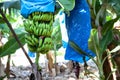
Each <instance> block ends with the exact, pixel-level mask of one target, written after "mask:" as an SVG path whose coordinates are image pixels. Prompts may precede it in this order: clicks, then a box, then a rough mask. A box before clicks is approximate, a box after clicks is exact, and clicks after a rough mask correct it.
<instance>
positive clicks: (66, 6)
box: [56, 0, 75, 11]
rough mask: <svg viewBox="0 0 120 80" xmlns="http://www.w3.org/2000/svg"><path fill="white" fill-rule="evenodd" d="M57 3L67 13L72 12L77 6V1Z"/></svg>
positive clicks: (66, 0)
mask: <svg viewBox="0 0 120 80" xmlns="http://www.w3.org/2000/svg"><path fill="white" fill-rule="evenodd" d="M56 1H57V2H58V3H59V4H60V6H61V7H62V8H63V9H64V10H66V11H71V10H72V9H73V8H74V6H75V0H56Z"/></svg>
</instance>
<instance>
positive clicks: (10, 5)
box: [0, 0, 20, 9]
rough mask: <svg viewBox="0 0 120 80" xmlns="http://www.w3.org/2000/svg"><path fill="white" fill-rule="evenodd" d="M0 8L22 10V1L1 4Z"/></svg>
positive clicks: (16, 0)
mask: <svg viewBox="0 0 120 80" xmlns="http://www.w3.org/2000/svg"><path fill="white" fill-rule="evenodd" d="M0 7H4V8H5V9H7V8H14V9H20V0H14V1H4V2H0Z"/></svg>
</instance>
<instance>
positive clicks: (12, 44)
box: [0, 33, 25, 57]
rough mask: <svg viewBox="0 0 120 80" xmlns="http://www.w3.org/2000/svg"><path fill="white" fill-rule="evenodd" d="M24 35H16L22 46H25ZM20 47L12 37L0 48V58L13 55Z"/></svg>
mask: <svg viewBox="0 0 120 80" xmlns="http://www.w3.org/2000/svg"><path fill="white" fill-rule="evenodd" d="M24 35H25V33H23V34H19V35H17V36H18V38H19V40H20V42H21V43H22V45H24V44H25V37H24ZM19 48H20V46H19V45H18V43H17V41H16V39H15V38H14V37H11V38H9V40H8V42H6V44H5V45H4V46H2V47H0V57H4V56H6V55H10V54H14V53H15V51H16V50H17V49H19Z"/></svg>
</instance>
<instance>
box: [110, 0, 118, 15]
mask: <svg viewBox="0 0 120 80" xmlns="http://www.w3.org/2000/svg"><path fill="white" fill-rule="evenodd" d="M108 3H109V4H110V5H111V6H112V8H113V9H114V10H115V12H116V13H117V15H120V0H108Z"/></svg>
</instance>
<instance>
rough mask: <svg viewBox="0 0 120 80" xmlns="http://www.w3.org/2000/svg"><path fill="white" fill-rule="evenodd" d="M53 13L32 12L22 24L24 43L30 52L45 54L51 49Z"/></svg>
mask: <svg viewBox="0 0 120 80" xmlns="http://www.w3.org/2000/svg"><path fill="white" fill-rule="evenodd" d="M53 16H54V15H53V13H51V12H34V13H32V14H30V15H29V17H28V19H27V20H26V21H25V22H24V27H25V31H26V32H27V34H26V35H25V41H26V43H27V46H28V49H29V50H30V51H31V52H36V53H42V54H45V53H47V52H48V51H49V50H50V49H51V47H52V38H51V34H52V31H53V28H52V24H53Z"/></svg>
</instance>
